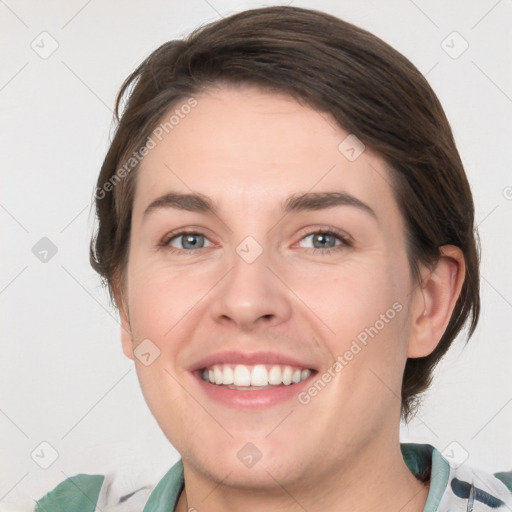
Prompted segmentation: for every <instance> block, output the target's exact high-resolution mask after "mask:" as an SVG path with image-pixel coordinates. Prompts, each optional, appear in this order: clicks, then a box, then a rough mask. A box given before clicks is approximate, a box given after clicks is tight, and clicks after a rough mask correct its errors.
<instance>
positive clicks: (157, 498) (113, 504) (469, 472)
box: [35, 443, 512, 512]
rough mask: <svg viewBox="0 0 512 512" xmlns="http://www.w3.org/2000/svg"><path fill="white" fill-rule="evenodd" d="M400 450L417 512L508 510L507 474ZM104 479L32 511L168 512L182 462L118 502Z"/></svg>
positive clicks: (73, 481) (78, 480)
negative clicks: (413, 480) (425, 484)
mask: <svg viewBox="0 0 512 512" xmlns="http://www.w3.org/2000/svg"><path fill="white" fill-rule="evenodd" d="M400 448H401V450H402V456H403V457H404V461H405V463H406V464H407V467H408V468H409V469H410V470H411V472H412V473H413V474H414V475H415V476H416V477H417V478H418V479H420V480H422V481H427V480H430V488H429V493H428V497H427V502H426V504H425V507H424V509H423V512H448V511H452V512H454V511H467V512H491V511H492V512H505V511H508V512H510V510H512V471H508V472H501V473H493V474H490V473H487V472H484V471H480V470H477V469H474V468H472V467H468V466H467V465H466V464H462V465H458V464H455V463H454V462H453V461H452V465H451V466H450V463H449V462H448V459H449V458H450V457H449V454H446V457H445V456H443V455H442V454H441V453H440V452H439V451H438V450H437V449H436V448H434V447H433V446H431V445H429V444H415V443H402V444H401V445H400ZM108 480H109V479H106V478H105V476H103V475H84V474H82V475H76V476H73V477H71V478H68V479H66V480H64V481H63V482H62V483H60V484H59V485H58V486H57V487H56V488H55V489H53V490H52V491H51V492H49V493H48V494H46V495H45V496H44V497H42V498H41V499H39V500H38V501H37V502H36V506H35V510H36V511H37V512H96V511H98V510H105V509H108V511H109V512H115V511H117V510H119V512H121V511H122V512H128V511H133V512H135V511H137V512H141V510H142V512H171V511H174V509H175V506H176V503H177V501H178V498H179V495H180V493H181V491H182V489H183V486H184V478H183V463H182V460H181V459H180V460H179V461H178V462H177V463H176V464H175V465H174V466H173V467H172V468H171V469H170V470H169V471H168V472H167V473H166V474H165V475H164V477H163V478H162V479H161V480H160V482H158V484H157V485H156V486H154V487H152V488H151V489H147V488H143V489H134V490H133V491H131V492H128V493H127V494H125V495H123V496H121V497H114V496H110V495H109V490H110V488H111V484H112V477H110V481H108ZM144 492H145V493H146V495H144ZM141 493H142V494H141ZM147 495H149V497H147ZM141 497H142V498H143V506H144V508H143V509H141V504H140V503H141V499H140V498H141ZM146 497H147V499H146Z"/></svg>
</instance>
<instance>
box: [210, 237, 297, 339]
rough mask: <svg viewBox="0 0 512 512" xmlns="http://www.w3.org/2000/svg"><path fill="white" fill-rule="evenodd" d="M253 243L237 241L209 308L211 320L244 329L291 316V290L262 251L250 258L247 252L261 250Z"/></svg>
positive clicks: (281, 320) (268, 325)
mask: <svg viewBox="0 0 512 512" xmlns="http://www.w3.org/2000/svg"><path fill="white" fill-rule="evenodd" d="M255 245H256V244H255V243H254V241H253V242H252V245H251V243H249V245H244V244H241V246H239V247H238V248H237V251H234V254H233V257H232V258H230V263H231V267H230V270H229V272H228V273H227V274H226V275H225V277H224V278H223V279H222V280H221V282H220V283H219V286H218V287H217V290H216V294H215V297H214V298H213V300H212V302H211V307H210V312H211V315H212V316H213V320H214V321H215V322H217V323H221V324H224V325H225V326H229V324H232V325H234V326H236V327H237V328H238V329H239V330H240V331H245V332H250V331H253V330H254V329H256V328H258V327H259V326H261V327H271V326H276V325H279V324H280V323H282V322H286V321H287V320H288V319H289V318H290V316H291V303H290V299H291V296H292V292H291V291H290V290H289V289H288V288H287V286H286V285H285V284H284V282H285V280H284V279H283V278H282V276H280V275H279V271H278V267H277V265H272V261H271V258H270V257H269V254H268V253H267V252H266V251H265V250H263V252H261V254H259V255H258V256H257V257H256V258H255V259H254V260H253V259H252V258H253V257H254V253H253V254H252V255H250V253H251V251H255V250H257V251H258V252H259V251H261V250H262V248H260V247H261V246H256V247H255ZM244 249H248V251H246V252H244ZM258 252H256V254H258ZM248 255H250V256H248Z"/></svg>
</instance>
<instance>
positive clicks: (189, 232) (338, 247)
mask: <svg viewBox="0 0 512 512" xmlns="http://www.w3.org/2000/svg"><path fill="white" fill-rule="evenodd" d="M183 235H201V236H204V237H205V238H207V237H206V235H205V234H204V233H201V232H199V231H193V230H181V231H174V232H171V233H167V235H166V236H165V237H164V238H163V239H162V241H161V242H159V244H158V246H159V247H162V248H164V249H166V250H168V251H170V252H172V253H174V254H189V255H190V254H191V253H194V252H197V251H200V250H201V249H207V247H200V248H199V249H177V248H176V247H172V246H170V245H169V243H170V242H171V241H172V240H174V239H175V238H178V237H180V236H183ZM311 235H331V236H334V237H336V238H337V239H338V240H339V241H340V242H341V243H340V244H338V245H335V246H334V247H328V248H327V249H321V248H318V247H314V248H312V249H310V250H311V251H312V253H313V254H316V253H317V252H318V251H320V252H321V253H322V255H328V254H331V253H333V252H338V251H340V250H342V249H343V248H347V247H352V245H353V244H352V242H351V241H350V240H349V238H348V237H347V236H346V235H343V234H342V233H341V232H339V231H337V230H334V229H332V228H327V229H317V230H315V231H309V232H307V233H305V234H304V235H303V236H302V237H301V238H300V240H299V241H301V240H303V239H304V238H307V237H308V236H311Z"/></svg>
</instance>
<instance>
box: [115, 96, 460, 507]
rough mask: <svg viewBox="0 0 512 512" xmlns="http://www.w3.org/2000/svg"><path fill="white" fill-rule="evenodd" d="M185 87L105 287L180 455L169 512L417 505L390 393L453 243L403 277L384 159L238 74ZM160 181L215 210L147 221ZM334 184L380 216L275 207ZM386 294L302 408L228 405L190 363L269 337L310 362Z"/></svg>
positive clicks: (434, 318)
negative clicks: (226, 81)
mask: <svg viewBox="0 0 512 512" xmlns="http://www.w3.org/2000/svg"><path fill="white" fill-rule="evenodd" d="M195 98H196V99H197V102H198V104H197V106H196V107H195V108H193V109H192V110H191V112H190V113H189V114H188V115H187V116H186V117H184V119H182V120H181V121H180V123H179V125H177V126H176V127H175V128H174V129H173V130H172V131H170V132H169V134H167V135H166V136H165V137H164V138H163V139H162V141H161V142H160V143H159V144H158V145H157V146H156V147H155V148H154V149H152V150H151V151H150V152H149V153H148V154H147V156H146V157H145V158H144V160H143V162H142V164H141V167H140V169H139V170H138V171H137V172H138V176H137V186H136V192H135V199H134V208H133V216H132V233H131V240H130V248H129V260H128V265H127V268H126V269H125V274H124V281H123V283H122V284H119V285H118V289H119V290H122V291H121V292H119V293H118V297H117V298H118V299H119V301H118V303H119V304H121V306H120V314H121V321H122V327H123V330H122V345H123V350H124V352H125V354H126V355H127V356H128V357H130V358H132V359H134V361H135V364H136V369H137V374H138V377H139V380H140V384H141V387H142V391H143V393H144V396H145V399H146V401H147V403H148V406H149V408H150V410H151V411H152V413H153V415H154V416H155V418H156V420H157V421H158V423H159V425H160V427H161V429H162V431H163V432H164V434H165V435H166V436H167V438H168V439H169V441H170V442H171V443H172V444H173V446H174V447H175V448H176V449H177V450H178V452H179V453H180V454H181V456H182V460H183V465H184V472H185V482H186V485H185V492H184V493H182V494H181V496H180V499H179V502H178V505H177V508H176V510H178V511H185V510H187V509H188V508H189V507H194V508H195V509H197V510H198V511H200V512H201V511H204V510H208V511H211V512H215V511H221V510H222V511H223V510H230V511H242V510H243V511H253V510H254V511H256V510H272V511H281V510H287V511H295V510H297V511H298V510H304V509H306V510H308V511H319V510H322V511H323V512H327V511H334V510H336V511H338V512H339V511H351V512H353V511H354V510H358V511H364V510H377V509H378V510H381V511H388V510H389V511H393V512H396V511H397V510H401V511H402V512H403V511H421V510H423V507H424V505H425V500H426V498H427V493H428V489H429V487H428V485H424V484H422V483H421V482H419V481H418V480H417V479H416V478H415V477H414V476H413V475H412V473H411V472H410V471H409V470H408V468H407V466H406V465H405V462H404V461H403V458H402V456H401V452H400V448H399V422H400V400H399V398H398V397H400V388H401V378H402V374H403V369H404V366H405V362H406V359H407V357H421V356H424V355H427V354H429V353H431V352H432V350H434V348H435V346H436V345H437V343H438V342H439V340H440V338H441V336H442V334H443V332H444V330H445V328H446V326H447V324H448V321H449V319H450V315H451V312H452V310H453V307H454V305H455V301H456V299H457V297H458V295H459V293H460V289H461V286H462V282H463V276H464V260H463V256H462V254H461V251H460V250H459V249H458V248H456V247H453V246H445V247H443V248H442V257H441V258H440V260H439V263H438V264H437V266H436V267H435V268H434V269H430V270H428V269H426V268H422V269H421V271H422V276H423V280H424V282H423V283H422V285H421V286H417V285H416V283H414V282H413V280H412V277H411V273H410V268H409V264H408V261H407V256H406V253H405V235H404V221H403V218H402V216H401V214H400V211H399V209H398V206H397V203H396V201H395V199H394V197H393V193H392V189H391V186H390V175H389V170H388V169H387V168H386V165H385V163H384V161H383V160H382V159H381V158H380V157H379V156H378V155H376V154H374V153H372V152H371V150H370V149H369V148H366V150H365V151H364V152H363V153H362V154H361V155H360V156H359V157H358V158H357V159H356V160H355V161H352V162H351V161H349V160H347V158H345V156H344V155H343V154H342V153H340V151H339V150H338V145H339V144H340V142H341V141H343V140H344V139H345V137H347V135H348V133H347V132H346V131H345V130H343V129H342V128H341V127H339V126H338V125H337V124H336V123H335V121H334V120H333V119H332V118H331V117H330V116H329V115H328V114H326V113H320V112H318V111H316V110H313V109H310V108H308V107H305V106H302V105H300V104H299V103H297V102H296V101H295V100H293V99H292V98H289V97H287V96H285V95H278V94H274V93H273V94H269V93H265V92H262V91H260V90H258V89H256V88H253V87H248V86H244V87H237V88H234V87H227V86H222V87H220V86H219V87H215V88H211V89H209V90H208V91H206V92H204V93H202V94H201V95H197V96H196V97H195ZM174 108H176V107H173V109H174ZM170 190H174V191H179V192H183V193H190V192H199V193H202V194H204V195H207V196H209V197H210V198H212V199H213V200H215V202H216V203H217V204H218V205H219V212H218V214H217V215H213V214H211V213H210V212H206V213H198V212H189V211H181V210H177V209H171V208H162V209H157V210H154V211H152V213H151V214H149V215H147V216H146V217H144V215H143V214H144V210H145V209H146V208H147V206H148V205H149V204H150V203H151V202H152V201H153V200H154V199H155V198H157V197H159V196H161V195H163V194H165V193H167V192H169V191H170ZM334 190H336V191H340V190H341V191H345V192H348V193H350V194H352V195H353V196H355V197H357V198H358V199H360V200H361V201H364V202H365V203H366V204H368V205H369V206H370V207H371V208H372V209H373V210H374V211H375V213H376V215H377V219H374V218H373V217H372V216H371V215H368V214H367V213H365V212H363V211H361V210H359V209H357V208H355V207H352V206H336V207H333V208H329V209H325V210H316V211H306V212H299V213H297V212H292V213H290V214H288V215H286V216H283V214H282V213H280V210H279V206H280V203H281V202H282V201H283V200H284V198H286V197H287V196H289V195H291V194H297V193H302V192H319V191H334ZM180 228H187V229H188V228H189V229H190V230H191V231H194V232H199V233H201V234H204V235H205V237H206V238H202V237H200V236H199V239H198V240H197V241H198V242H199V244H204V247H203V248H201V249H194V248H192V249H190V248H188V249H187V247H189V246H184V245H183V244H184V239H183V238H182V237H177V238H174V239H172V241H171V242H170V243H169V244H168V245H167V246H159V242H160V241H161V240H162V239H164V238H165V236H166V235H167V234H168V233H170V232H171V231H174V230H179V229H180ZM320 228H333V229H338V230H340V231H342V232H343V233H345V234H348V235H349V236H350V237H351V239H352V240H353V245H352V246H348V245H344V244H342V242H341V241H340V240H337V239H336V242H335V243H336V247H335V248H337V249H338V250H336V251H332V252H331V253H326V249H325V248H323V247H322V245H321V244H318V242H316V243H315V237H312V236H308V235H310V234H312V233H316V232H318V231H319V229H320ZM249 235H250V236H252V237H253V238H254V239H255V240H256V241H257V242H258V243H259V244H260V246H261V248H262V249H263V253H262V254H261V255H260V256H259V257H258V258H257V259H256V260H255V261H254V262H252V263H250V264H249V263H247V262H246V261H244V259H242V258H241V257H240V256H239V255H238V253H237V252H236V248H237V246H238V245H239V244H240V242H241V241H242V240H244V239H245V237H247V236H249ZM185 243H186V241H185ZM340 244H341V245H340ZM332 245H333V244H332V242H331V243H330V247H332ZM315 247H316V251H315V252H313V249H314V248H315ZM173 249H182V250H183V251H188V252H187V253H183V254H180V253H175V252H173ZM396 302H398V303H399V304H400V305H401V306H402V310H401V311H400V313H398V314H397V315H396V316H395V317H394V318H393V319H392V320H391V321H389V322H388V323H386V325H385V327H384V328H383V329H382V330H380V331H379V333H378V335H376V336H375V337H374V338H372V339H370V340H369V342H368V344H367V345H366V346H365V347H364V348H363V349H362V350H361V351H360V352H359V353H358V354H357V355H355V356H354V358H353V359H352V360H351V361H350V362H349V363H348V364H347V365H346V366H344V368H343V370H342V371H341V372H340V373H339V374H338V375H337V376H336V377H335V378H333V379H332V380H331V382H329V384H328V385H327V386H325V388H324V389H323V390H322V391H321V392H320V393H318V395H317V396H316V397H314V398H313V399H312V400H311V401H310V403H308V404H307V405H302V404H300V403H299V402H298V401H297V400H290V401H289V402H286V403H285V404H283V405H278V406H274V407H270V408H267V409H264V410H259V411H241V410H235V409H232V408H228V407H226V406H224V405H221V404H218V403H216V402H214V401H212V400H210V399H208V398H207V396H206V395H205V394H204V393H203V392H202V390H201V389H200V387H199V385H198V383H197V382H196V381H195V378H194V377H193V376H192V375H191V373H190V372H188V370H187V368H188V367H190V366H191V365H192V364H193V363H194V362H195V361H197V360H198V359H199V358H201V357H203V356H205V355H207V354H211V353H214V352H217V351H220V350H229V349H238V350H246V351H257V350H274V351H277V352H282V353H285V354H287V355H291V356H294V357H297V358H299V359H300V360H304V361H310V362H311V366H314V367H316V368H319V369H320V374H322V373H323V372H325V371H327V370H328V369H329V368H330V367H332V364H333V362H334V359H335V358H336V356H338V355H340V354H344V352H345V351H346V350H348V349H349V348H350V345H351V343H352V341H353V340H354V339H356V337H357V335H358V334H359V333H360V332H361V331H363V330H364V329H365V327H369V326H371V325H374V324H375V322H376V321H377V320H378V319H379V318H380V315H381V314H383V313H385V312H386V311H387V310H388V309H389V308H391V307H392V304H394V303H396ZM146 338H149V339H150V340H151V341H152V343H154V344H155V345H156V346H157V347H158V349H159V350H160V355H159V357H157V358H156V359H155V360H154V362H152V364H150V365H149V366H145V365H143V364H141V362H140V361H139V360H138V359H137V358H136V357H135V358H134V354H133V349H134V347H136V346H137V345H138V344H139V343H140V342H141V341H142V340H144V339H146ZM247 442H251V443H253V444H254V445H255V446H256V447H257V448H258V449H259V451H260V452H261V453H262V458H261V460H260V461H259V462H258V463H257V464H256V465H254V466H253V467H251V468H248V467H246V466H245V465H244V464H242V463H241V461H240V460H239V459H238V457H237V452H238V451H239V450H240V449H241V448H242V447H243V446H244V445H245V444H246V443H247ZM376 455H378V456H376Z"/></svg>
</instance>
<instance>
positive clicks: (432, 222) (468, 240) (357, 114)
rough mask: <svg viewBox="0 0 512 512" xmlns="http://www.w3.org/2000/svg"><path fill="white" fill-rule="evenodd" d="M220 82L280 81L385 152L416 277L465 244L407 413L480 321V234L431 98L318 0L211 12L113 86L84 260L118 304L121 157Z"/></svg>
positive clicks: (405, 401) (419, 362)
mask: <svg viewBox="0 0 512 512" xmlns="http://www.w3.org/2000/svg"><path fill="white" fill-rule="evenodd" d="M223 83H224V84H234V85H242V84H248V85H254V86H258V87H261V89H263V90H265V91H270V92H272V91H274V92H280V93H285V94H287V95H289V96H292V97H294V98H295V99H296V100H297V101H299V102H300V103H301V104H305V105H307V106H310V107H312V108H315V109H316V110H318V111H323V112H329V113H330V114H331V115H332V116H333V117H334V118H335V119H336V120H337V122H338V123H339V125H340V126H341V127H342V128H344V129H345V130H346V131H348V132H349V133H352V134H355V135H356V136H357V137H358V138H359V139H360V140H361V141H362V142H363V143H364V144H365V145H367V146H368V147H371V148H372V149H373V150H374V151H375V152H376V153H377V154H379V155H380V156H381V157H382V158H383V159H384V161H385V162H386V163H387V164H388V166H389V168H390V170H391V173H392V178H393V189H394V190H393V191H394V194H395V198H396V201H397V203H398V205H399V208H400V211H401V213H402V215H403V217H404V220H405V226H406V240H407V247H406V250H407V256H408V260H409V263H410V268H411V272H412V275H413V276H414V279H415V282H416V283H419V279H420V278H419V264H420V263H421V264H424V265H427V266H431V265H433V264H435V263H436V261H437V259H438V258H439V255H440V253H439V248H440V247H441V246H442V245H445V244H452V245H455V246H457V247H459V248H460V249H461V250H462V252H463V254H464V258H465V263H466V275H465V280H464V284H463V287H462V290H461V293H460V296H459V298H458V300H457V303H456V306H455V308H454V311H453V313H452V316H451V319H450V322H449V324H448V326H447V328H446V331H445V332H444V334H443V336H442V338H441V340H440V342H439V344H438V345H437V347H436V349H435V350H434V351H433V352H432V353H431V354H430V355H428V356H426V357H420V358H414V359H411V358H409V359H407V362H406V365H405V371H404V375H403V382H402V409H401V412H402V417H403V418H404V419H405V420H406V421H408V420H409V419H410V418H411V417H412V416H413V413H414V412H415V411H416V409H417V406H418V403H419V402H418V395H419V394H420V393H421V392H423V391H425V390H426V389H427V388H428V386H429V385H430V383H431V380H432V373H433V370H434V368H435V366H436V364H437V363H438V362H439V360H440V359H441V357H442V356H443V355H444V354H445V352H446V351H447V349H448V348H449V346H450V345H451V343H452V341H453V340H454V339H455V337H456V336H457V334H458V333H459V332H460V331H461V329H462V328H463V326H464V324H465V323H466V321H467V320H468V319H469V330H468V336H467V339H469V337H470V336H471V335H472V334H473V332H474V330H475V327H476V325H477V322H478V316H479V312H480V297H479V249H478V243H477V240H478V238H477V232H476V228H475V226H474V206H473V199H472V195H471V190H470V187H469V183H468V181H467V178H466V175H465V172H464V168H463V165H462V162H461V159H460V157H459V154H458V151H457V148H456V146H455V142H454V139H453V135H452V131H451V128H450V125H449V123H448V120H447V119H446V116H445V114H444V111H443V109H442V107H441V104H440V102H439V100H438V99H437V97H436V95H435V93H434V92H433V91H432V89H431V87H430V86H429V84H428V83H427V81H426V79H425V78H424V77H423V76H422V74H421V73H420V72H419V71H418V70H417V69H416V67H415V66H414V65H413V64H412V63H411V62H409V60H407V59H406V58H405V57H404V56H403V55H402V54H400V53H399V52H397V51H396V50H394V49H393V48H391V47H390V46H389V45H388V44H386V43H385V42H383V41H382V40H381V39H379V38H378V37H376V36H374V35H373V34H371V33H369V32H367V31H365V30H362V29H360V28H358V27H356V26H354V25H352V24H349V23H347V22H344V21H342V20H340V19H338V18H336V17H334V16H331V15H329V14H326V13H323V12H320V11H316V10H311V9H303V8H298V7H285V6H276V7H265V8H259V9H252V10H248V11H244V12H240V13H237V14H234V15H232V16H229V17H227V18H224V19H221V20H219V21H216V22H213V23H210V24H208V25H206V26H203V27H200V28H198V29H196V30H195V31H194V32H192V33H191V34H190V35H189V36H188V37H187V38H185V39H183V40H174V41H169V42H167V43H165V44H163V45H162V46H160V47H159V48H158V49H157V50H155V51H154V52H153V53H152V54H151V55H150V56H149V57H148V58H147V59H145V60H144V62H142V64H140V66H139V67H138V68H137V69H136V70H135V71H134V72H133V73H132V74H131V75H130V76H129V77H128V78H127V79H126V81H125V83H124V84H123V85H122V87H121V89H120V91H119V93H118V96H117V100H116V110H115V116H116V120H117V130H116V133H115V136H114V138H113V141H112V144H111V146H110V148H109V150H108V153H107V155H106V157H105V160H104V162H103V165H102V168H101V172H100V175H99V178H98V182H97V188H96V213H97V217H98V221H99V224H98V229H97V232H96V233H95V235H94V236H93V238H92V240H91V246H90V261H91V265H92V266H93V268H94V269H95V270H96V271H97V272H98V273H99V274H100V275H101V276H102V277H103V280H104V283H105V284H106V285H107V286H108V289H109V293H110V297H111V299H112V300H113V301H114V302H115V303H116V304H117V306H119V300H118V296H119V290H120V288H119V286H118V285H119V283H123V276H124V271H125V268H126V262H127V254H128V248H129V240H130V227H131V213H132V206H133V199H134V191H135V181H136V180H135V178H136V175H137V172H136V171H137V168H138V162H137V161H134V164H133V166H132V168H129V169H126V167H124V170H125V172H124V173H123V172H120V171H121V170H122V169H123V168H122V167H121V165H123V163H125V162H127V161H129V160H130V159H131V158H133V156H132V155H133V154H134V152H136V151H138V150H139V149H140V148H141V147H143V146H144V145H145V143H146V141H147V139H148V137H149V136H150V135H151V133H152V131H153V130H154V129H155V127H156V126H157V124H158V122H159V121H160V120H161V118H162V116H163V115H164V114H166V113H167V112H169V110H170V109H171V108H172V106H173V105H175V104H176V103H177V102H178V101H181V100H184V99H186V98H189V97H191V96H193V95H194V94H198V93H200V92H201V91H202V90H204V89H206V88H208V87H211V86H213V85H221V84H223ZM125 100H126V105H125V107H124V110H123V113H122V115H120V108H121V103H122V102H124V101H125ZM120 176H121V178H122V179H121V178H120ZM108 184H110V186H107V185H108ZM121 289H122V286H121Z"/></svg>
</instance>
